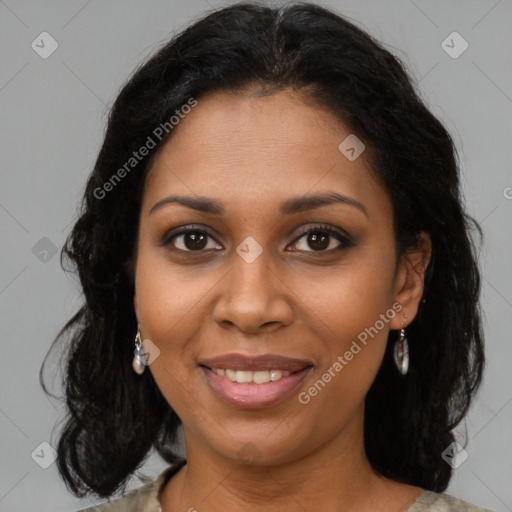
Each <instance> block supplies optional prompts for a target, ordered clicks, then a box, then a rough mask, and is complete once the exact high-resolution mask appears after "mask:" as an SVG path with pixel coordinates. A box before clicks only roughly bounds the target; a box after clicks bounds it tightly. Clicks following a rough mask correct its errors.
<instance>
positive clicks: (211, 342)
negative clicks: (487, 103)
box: [134, 90, 429, 512]
mask: <svg viewBox="0 0 512 512" xmlns="http://www.w3.org/2000/svg"><path fill="white" fill-rule="evenodd" d="M350 133H351V132H350V130H349V129H347V127H345V126H343V124H342V123H340V121H339V120H338V119H336V118H334V117H333V116H331V114H329V113H327V112H326V111H325V110H323V109H320V108H318V107H316V106H315V105H313V104H312V102H311V101H310V100H307V99H305V98H304V97H303V96H302V95H300V94H299V93H297V92H293V91H290V90H285V91H280V92H277V93H274V94H271V95H268V96H261V95H258V94H256V91H255V90H247V91H245V92H244V93H238V94H236V95H235V94H228V93H214V94H209V95H208V96H205V97H204V98H201V99H199V101H198V105H197V106H196V107H195V108H194V109H193V110H192V111H191V113H190V114H188V115H187V116H186V117H185V118H184V119H183V120H181V121H180V124H179V125H178V126H177V127H176V128H175V130H174V133H173V136H172V138H171V139H169V141H168V142H167V143H166V144H165V146H164V147H163V148H162V150H161V151H160V152H159V154H158V155H157V158H156V160H155V162H154V166H153V168H152V170H151V172H150V174H149V177H148V179H147V181H146V186H145V190H144V195H143V203H142V208H141V214H140V226H139V240H138V250H137V260H136V292H135V297H134V304H135V309H136V314H137V318H138V321H139V322H140V324H141V332H142V338H143V339H150V340H151V341H152V342H153V343H154V344H155V345H157V347H158V348H159V350H160V355H159V357H158V358H156V359H155V361H154V362H153V363H152V364H151V365H150V367H149V368H150V371H151V372H152V374H153V375H154V378H155V380H156V382H157V384H158V386H159V388H160V389H161V391H162V393H163V394H164V396H165V398H166V399H167V401H168V402H169V404H170V405H171V406H172V407H173V408H174V410H175V411H176V412H177V414H178V415H179V416H180V418H181V420H182V421H183V426H184V436H185V442H186V450H187V465H186V466H185V467H184V468H183V469H182V470H181V471H180V472H179V473H178V474H177V475H175V477H173V478H172V479H171V480H170V481H169V483H168V484H167V486H166V487H165V489H164V490H163V492H162V495H161V502H162V507H163V511H164V512H165V511H166V510H189V509H190V508H192V507H194V508H195V509H197V510H198V511H202V510H208V511H217V510H219V511H221V510H222V511H231V510H233V511H234V510H249V511H260V510H268V509H269V507H271V509H272V510H274V511H281V510H283V511H285V510H286V511H295V510H297V511H299V510H300V511H303V510H350V511H359V510H370V509H371V510H376V511H380V510H382V511H388V510H389V511H391V510H393V511H398V510H404V509H405V508H406V507H407V506H408V505H410V504H411V503H412V502H413V501H414V499H415V498H416V497H417V496H418V494H419V493H420V491H421V489H420V488H417V487H413V486H409V485H405V484H401V483H398V482H393V481H391V480H388V479H385V478H383V477H381V476H380V475H378V474H377V473H376V472H374V470H373V469H372V467H371V466H370V464H369V463H368V461H367V459H366V456H365V453H364V444H363V442H364V440H363V419H364V398H365V395H366V393H367V391H368V389H369V388H370V386H371V384H372V382H373V380H374V377H375V375H376V373H377V371H378V369H379V366H380V364H381V362H382V358H383V355H384V351H385V347H386V341H387V337H388V333H389V330H390V329H400V328H401V327H402V326H403V325H405V326H406V325H407V324H409V323H410V322H411V321H412V320H413V319H414V316H415V314H416V312H417V307H418V304H419V301H420V300H421V295H422V289H423V273H424V269H425V267H426V265H427V264H428V259H429V240H428V237H427V236H426V235H424V236H423V241H424V243H423V244H422V245H421V248H420V249H418V250H415V251H410V252H409V253H408V255H407V257H403V258H401V259H400V261H399V262H398V266H397V255H396V248H395V242H394V234H393V217H392V205H391V202H390V200H389V197H388V194H387V192H386V191H385V189H384V188H383V187H382V186H381V185H380V184H379V183H378V181H377V180H376V179H375V177H374V175H372V174H371V173H370V171H369V168H368V163H367V161H366V160H365V156H366V155H364V154H363V155H362V156H361V157H359V158H357V159H356V160H355V161H349V160H348V159H347V158H345V157H344V156H343V155H342V154H341V153H340V151H339V150H338V145H339V144H340V142H341V141H343V140H344V139H345V138H346V137H347V135H349V134H350ZM323 192H337V193H339V194H342V195H344V196H348V197H350V198H353V199H355V200H357V201H359V202H360V203H362V204H363V205H364V208H365V210H366V214H365V213H363V212H362V211H361V210H360V209H358V208H356V207H354V206H351V205H348V204H338V203H336V204H330V205H326V206H322V207H320V208H317V209H314V210H310V211H304V212H300V213H295V214H292V215H288V216H283V215H282V214H281V213H280V211H279V205H280V203H281V202H282V201H284V200H286V199H289V198H291V197H296V196H304V195H306V194H316V193H323ZM170 194H179V195H187V196H207V197H210V198H213V199H215V200H216V201H218V202H220V203H221V204H222V205H223V207H224V208H225V214H224V215H222V216H219V215H213V214H209V213H202V212H199V211H196V210H193V209H190V208H187V207H185V206H183V205H179V204H177V203H174V204H168V205H166V206H163V207H161V208H159V209H156V210H155V211H154V212H153V213H151V214H150V209H151V208H152V207H153V205H155V204H156V203H157V202H158V201H160V200H161V199H162V198H164V197H166V196H169V195H170ZM318 223H320V224H328V225H331V226H333V227H335V228H341V229H343V230H345V231H346V232H347V233H348V234H349V235H350V238H351V239H352V244H346V243H344V242H339V241H338V240H337V239H336V238H335V237H334V236H332V235H331V236H330V237H329V239H328V242H326V243H325V248H323V249H320V250H319V249H318V246H317V245H315V244H313V243H309V242H308V235H307V234H306V235H302V234H301V232H300V230H301V229H303V228H309V227H313V226H314V225H315V224H318ZM190 224H194V226H195V227H196V226H197V228H198V229H202V230H206V231H209V232H210V235H211V238H207V239H206V240H207V242H206V241H205V243H204V244H203V245H202V246H201V249H200V250H199V251H197V250H196V251H195V252H194V251H193V250H190V249H189V250H188V252H186V251H187V245H185V243H186V241H187V236H188V235H182V236H178V237H177V238H174V239H173V240H172V241H169V235H170V234H172V233H174V232H176V231H177V229H176V228H179V227H183V226H187V225H190ZM317 232H318V231H317ZM249 236H250V237H253V238H254V239H255V240H256V241H257V242H258V243H259V245H260V246H261V248H262V251H263V252H262V253H261V254H260V256H259V257H258V258H257V259H256V260H255V261H253V262H252V263H247V262H246V261H245V260H244V259H243V258H242V257H240V256H239V254H238V253H237V252H236V248H237V246H239V244H241V242H242V241H243V240H244V239H245V238H246V237H249ZM299 237H301V238H299ZM165 238H167V242H168V243H167V245H165V244H164V243H163V240H164V239H165ZM188 240H189V245H188V247H194V245H193V244H190V238H188ZM340 246H341V250H336V248H339V247H340ZM179 249H182V250H181V251H180V250H179ZM331 249H332V250H331ZM201 251H202V252H201ZM396 302H398V303H399V304H401V306H402V308H403V309H402V311H401V312H400V313H398V314H397V315H396V316H395V317H394V318H393V319H391V320H390V321H389V323H386V324H385V326H384V328H383V329H381V330H380V331H379V333H378V335H376V336H374V337H373V339H370V340H369V342H368V344H367V345H366V346H365V347H364V348H363V349H362V350H361V351H360V352H359V353H358V354H357V355H355V356H354V358H353V359H352V360H351V361H350V362H348V364H347V365H346V366H345V367H344V368H343V370H342V371H341V372H339V373H337V374H336V377H334V378H333V379H332V380H331V382H329V383H328V384H327V385H326V386H325V388H324V389H322V391H321V392H319V393H318V394H317V395H316V396H315V397H313V398H312V399H311V401H310V402H309V403H308V404H307V405H304V404H301V403H300V402H299V401H298V399H297V395H298V393H299V392H301V391H305V390H306V391H307V389H308V388H310V387H311V386H312V385H313V383H314V382H315V381H317V379H319V378H321V376H322V374H323V373H324V372H326V371H327V369H328V368H329V367H330V366H332V364H333V363H334V362H335V361H336V359H337V357H338V356H340V355H343V354H344V353H345V352H346V351H347V350H348V349H349V348H350V346H351V343H352V341H353V340H355V339H357V336H358V334H359V333H361V332H362V331H364V329H365V328H368V327H370V326H373V325H374V324H375V322H376V321H377V320H378V319H379V317H380V315H381V314H384V313H385V312H386V311H387V310H389V309H390V308H392V305H393V304H394V303H396ZM233 352H237V353H243V354H247V355H259V354H278V355H282V356H286V357H293V358H298V359H304V360H307V361H310V362H311V364H312V365H313V366H312V368H311V370H310V371H309V373H308V374H307V375H306V377H305V380H304V381H303V382H302V383H301V385H300V387H299V389H297V390H296V392H294V393H292V394H291V395H290V396H289V397H288V398H286V399H285V400H284V401H281V402H280V403H278V404H275V405H273V406H270V407H265V408H261V409H240V408H236V407H233V406H231V405H229V404H227V403H225V402H224V401H222V400H221V399H220V398H219V397H218V396H217V395H216V394H214V392H213V391H212V390H211V389H210V388H209V386H208V384H207V380H206V378H205V376H204V374H203V371H202V370H201V368H200V367H199V366H198V360H199V359H202V358H210V357H214V356H218V355H221V354H227V353H233ZM251 450H252V452H251V453H253V454H254V459H255V462H253V463H249V462H244V459H243V458H242V456H241V454H243V453H247V451H251Z"/></svg>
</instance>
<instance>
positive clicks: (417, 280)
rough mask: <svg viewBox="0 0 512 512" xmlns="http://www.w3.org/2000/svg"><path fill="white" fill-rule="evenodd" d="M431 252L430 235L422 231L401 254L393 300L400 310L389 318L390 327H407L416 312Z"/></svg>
mask: <svg viewBox="0 0 512 512" xmlns="http://www.w3.org/2000/svg"><path fill="white" fill-rule="evenodd" d="M431 254H432V241H431V240H430V236H429V235H428V234H427V233H424V232H422V233H420V235H419V236H418V240H417V243H416V245H415V246H414V247H413V248H410V249H407V250H406V251H405V252H404V254H403V255H402V257H401V259H400V263H399V268H398V271H397V276H396V279H395V301H396V302H398V303H400V304H401V305H402V310H401V312H400V314H399V315H395V317H394V318H393V319H392V320H391V322H390V327H391V329H402V328H403V327H407V326H408V325H409V324H410V323H411V322H412V321H413V319H414V317H415V316H416V314H417V313H418V308H419V304H420V301H421V297H422V296H423V284H424V279H425V271H426V269H427V266H428V263H429V261H430V256H431Z"/></svg>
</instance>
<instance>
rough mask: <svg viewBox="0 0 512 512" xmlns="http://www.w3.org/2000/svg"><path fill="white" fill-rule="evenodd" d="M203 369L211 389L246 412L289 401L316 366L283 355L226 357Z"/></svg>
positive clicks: (207, 361)
mask: <svg viewBox="0 0 512 512" xmlns="http://www.w3.org/2000/svg"><path fill="white" fill-rule="evenodd" d="M199 366H200V368H201V370H202V373H203V374H204V376H205V378H206V383H207V384H208V386H209V388H210V389H211V390H212V391H213V392H214V393H215V394H216V395H217V396H218V397H219V398H221V399H222V400H223V401H224V402H226V403H227V404H229V405H231V406H234V407H237V408H245V409H257V408H263V407H270V406H273V405H276V404H277V403H279V402H281V401H283V400H284V399H285V398H287V397H289V396H290V395H291V394H292V393H293V391H294V390H295V389H296V388H297V387H298V386H299V385H300V383H301V382H302V381H303V380H304V378H305V377H306V375H307V374H308V373H309V370H311V368H312V366H313V365H312V363H310V362H309V361H306V360H300V359H293V358H289V357H284V356H279V355H272V354H271V355H260V356H245V355H242V354H226V355H222V356H218V357H213V358H209V359H203V360H201V362H200V363H199Z"/></svg>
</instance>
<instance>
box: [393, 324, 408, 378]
mask: <svg viewBox="0 0 512 512" xmlns="http://www.w3.org/2000/svg"><path fill="white" fill-rule="evenodd" d="M394 357H395V364H396V367H397V368H398V371H399V372H400V373H401V374H402V375H406V374H407V371H408V370H409V344H408V343H407V338H406V337H405V329H400V337H399V338H398V339H397V340H396V341H395V346H394Z"/></svg>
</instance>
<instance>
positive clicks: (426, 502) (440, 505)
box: [405, 490, 493, 512]
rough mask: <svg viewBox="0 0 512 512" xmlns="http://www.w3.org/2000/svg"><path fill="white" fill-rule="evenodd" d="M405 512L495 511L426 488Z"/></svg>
mask: <svg viewBox="0 0 512 512" xmlns="http://www.w3.org/2000/svg"><path fill="white" fill-rule="evenodd" d="M405 512H493V511H492V510H488V509H486V508H481V507H478V506H476V505H472V504H471V503H468V502H467V501H463V500H461V499H459V498H455V497H454V496H450V495H448V494H437V493H435V492H431V491H426V490H424V491H423V492H422V493H421V494H420V495H419V497H418V498H417V499H416V501H415V502H414V503H413V504H412V505H411V506H410V507H409V508H408V509H407V510H406V511H405Z"/></svg>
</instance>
